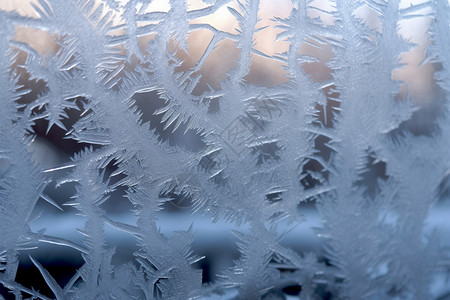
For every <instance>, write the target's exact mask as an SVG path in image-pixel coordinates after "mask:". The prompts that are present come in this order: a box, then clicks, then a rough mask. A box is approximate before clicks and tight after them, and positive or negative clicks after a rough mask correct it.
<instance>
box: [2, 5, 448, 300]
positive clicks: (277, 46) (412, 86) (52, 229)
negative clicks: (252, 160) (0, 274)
mask: <svg viewBox="0 0 450 300" xmlns="http://www.w3.org/2000/svg"><path fill="white" fill-rule="evenodd" d="M98 2H99V3H100V1H98ZM119 2H124V3H125V2H127V1H126V0H123V1H119ZM187 2H188V9H189V10H192V9H199V8H202V7H206V6H207V5H209V3H210V2H212V1H209V0H208V1H206V0H205V1H202V0H188V1H187ZM422 2H426V1H420V0H414V1H413V0H407V1H401V7H408V6H409V5H411V4H417V3H422ZM332 4H333V1H331V0H330V1H328V0H317V1H314V6H316V7H317V8H319V9H316V10H311V11H308V15H309V16H310V17H311V18H320V20H321V21H322V22H323V23H324V24H326V25H328V26H332V25H333V24H334V22H335V20H334V19H333V17H331V16H330V15H329V14H327V13H323V11H332V10H333V5H332ZM33 5H37V6H39V3H38V1H37V0H1V1H0V10H5V11H15V12H17V13H19V14H20V15H23V16H28V17H31V18H38V17H39V16H38V15H37V14H36V12H35V10H34V8H33ZM228 6H230V7H234V8H236V9H238V5H237V3H236V1H234V2H233V1H232V2H231V4H229V5H228ZM293 7H295V5H294V4H293V3H292V2H291V1H290V0H277V1H273V0H262V1H261V5H260V11H259V17H260V18H261V21H260V22H259V23H258V26H259V27H264V26H267V27H266V28H265V29H263V30H261V31H259V32H258V33H257V34H255V36H254V41H255V44H256V46H255V48H256V49H257V50H259V51H260V52H262V53H264V54H265V55H267V56H273V55H277V54H279V53H282V52H284V51H286V50H287V49H288V47H289V43H288V42H286V41H283V40H280V41H277V34H279V33H280V32H281V29H280V28H276V27H275V24H276V22H275V21H274V19H275V18H287V17H289V14H290V12H291V10H292V9H293ZM169 9H170V3H169V1H168V0H167V1H164V0H160V1H157V0H153V1H151V5H150V6H149V7H148V9H147V10H148V11H155V12H156V11H168V10H169ZM424 13H425V14H427V11H424ZM355 15H356V16H357V17H358V18H360V19H361V20H363V21H364V22H365V23H366V25H367V26H368V27H369V28H375V29H377V30H378V31H380V30H381V23H380V19H379V16H378V15H377V14H376V13H374V11H373V10H371V9H369V8H368V7H362V8H361V9H360V10H358V11H355ZM114 22H115V23H116V24H120V23H121V20H120V19H117V20H114ZM195 22H202V23H209V24H211V25H212V26H214V27H216V28H219V29H221V30H223V31H226V32H230V33H236V32H237V31H236V29H237V28H238V23H237V21H236V19H235V17H234V16H233V15H232V14H231V13H230V11H229V10H228V9H227V8H226V6H224V7H222V8H221V9H219V10H217V12H215V13H214V14H212V15H211V16H208V17H207V18H201V19H197V20H195ZM430 22H431V17H429V16H428V17H427V16H424V17H416V18H411V19H408V20H407V21H403V22H401V23H400V24H399V28H398V33H399V34H400V35H401V36H403V37H404V38H405V39H407V40H409V41H410V42H411V43H413V44H414V46H413V47H412V48H411V50H410V51H409V52H406V53H404V54H403V55H402V56H401V61H402V62H403V63H404V66H403V67H402V68H401V69H397V70H395V72H393V74H392V76H393V78H394V79H395V80H399V81H402V82H403V84H402V89H401V91H400V92H399V94H398V95H397V97H398V98H399V99H406V95H407V94H409V96H410V97H411V101H412V102H413V103H414V104H415V105H416V106H418V107H420V109H418V110H417V112H416V113H415V114H414V116H413V118H412V119H411V120H410V121H408V122H407V124H405V125H404V126H405V128H403V130H407V131H410V132H412V133H413V134H415V135H430V134H431V133H432V132H433V131H434V130H436V128H435V120H436V119H437V118H438V117H439V114H440V112H441V111H442V105H443V104H442V102H441V100H440V99H442V97H441V93H442V91H441V89H440V88H439V87H438V86H437V84H436V82H435V80H434V78H433V76H434V72H435V71H436V70H439V68H440V66H439V65H438V64H433V63H430V62H425V63H424V61H425V58H426V49H427V47H428V46H429V40H428V38H429V35H428V32H427V30H428V27H429V24H430ZM0 34H2V33H1V29H0ZM59 38H60V37H58V36H57V35H56V34H53V33H51V32H48V31H45V30H37V29H33V28H28V27H23V26H19V25H17V26H16V31H15V35H14V36H13V37H11V39H12V40H13V41H18V42H23V43H26V44H28V45H29V46H30V47H32V48H33V49H34V50H36V51H37V52H38V53H39V54H40V55H41V57H42V58H45V57H49V56H51V55H54V53H56V52H57V50H58V47H59V46H58V39H59ZM152 39H154V36H152V35H148V36H142V37H139V45H140V47H141V48H142V49H145V48H146V44H147V43H148V42H149V41H150V40H152ZM211 39H212V34H211V32H209V31H207V30H197V31H193V32H190V34H189V36H188V37H187V39H186V41H185V42H186V48H185V49H183V48H182V47H179V45H177V44H176V43H174V45H173V47H174V48H173V49H175V50H176V52H175V53H176V57H177V58H178V59H180V60H181V61H182V63H181V65H180V66H179V67H178V68H177V69H176V71H178V72H182V71H184V70H188V69H189V68H191V67H192V66H194V65H195V63H196V62H197V61H198V60H199V59H200V57H201V55H202V54H203V53H204V51H205V49H206V47H207V45H208V44H209V42H210V41H211ZM177 47H178V49H177ZM299 51H300V53H301V54H304V55H308V56H312V57H315V58H316V61H314V62H306V63H303V64H302V65H301V67H302V69H303V70H304V71H305V72H306V73H307V74H308V75H309V76H310V77H311V78H312V79H313V80H314V81H316V82H327V81H328V80H330V79H332V75H331V69H330V68H329V67H328V66H327V63H328V62H329V61H330V60H331V59H332V58H333V52H332V49H331V47H330V46H329V45H323V44H316V45H315V46H312V45H311V44H310V43H304V45H303V46H302V47H301V48H300V49H299ZM238 57H239V49H238V48H237V46H236V43H235V42H233V41H231V40H224V41H223V42H221V43H220V44H219V45H218V47H217V48H215V49H214V51H213V52H212V54H211V55H209V57H208V59H207V61H206V62H205V63H204V64H203V66H202V68H201V70H200V73H201V74H202V75H203V76H202V78H201V80H200V82H199V84H198V85H197V87H196V89H195V90H194V92H193V93H194V94H197V95H200V94H201V93H202V92H203V91H204V90H206V89H207V88H208V85H210V86H211V87H213V88H214V89H217V90H220V89H221V85H220V83H221V81H222V80H223V79H224V78H226V77H227V72H228V71H229V70H231V69H232V68H234V67H235V66H236V59H237V58H238ZM25 60H26V54H25V53H19V55H18V57H17V60H16V61H15V62H14V65H13V66H12V68H14V67H17V66H20V64H23V63H24V62H25ZM20 80H21V83H22V84H23V85H24V86H25V87H26V88H29V89H31V92H30V93H29V94H27V95H26V96H25V97H23V98H22V99H21V100H20V101H22V102H23V103H29V102H31V101H33V100H35V99H36V97H38V95H40V94H43V93H45V91H46V90H47V89H48V88H47V87H46V84H45V82H44V81H42V80H35V79H30V78H29V75H28V74H26V73H22V74H21V77H20ZM245 80H246V82H247V83H248V84H253V85H256V86H263V87H271V86H275V85H280V84H283V83H286V82H287V81H288V80H289V77H288V76H287V73H286V71H285V70H284V69H283V63H282V62H280V61H279V60H275V59H271V58H267V57H264V56H261V55H253V54H252V56H251V68H250V72H249V73H248V75H247V76H246V78H245ZM133 98H134V100H135V101H136V106H137V108H138V110H139V111H140V112H141V113H142V119H143V121H149V122H150V129H154V130H155V132H156V133H157V134H158V136H159V138H160V139H161V140H164V141H166V142H167V143H169V144H170V145H180V146H182V147H186V148H188V149H190V150H191V151H198V149H199V148H200V143H201V141H200V139H199V137H198V135H196V133H195V132H192V131H188V132H187V133H186V134H183V130H177V131H175V132H174V133H171V132H170V130H164V129H163V126H164V122H161V115H154V112H155V111H156V110H157V109H159V108H161V107H163V106H164V105H165V101H164V100H163V99H161V98H160V97H159V96H158V93H157V92H142V93H136V94H135V95H134V97H133ZM83 101H84V99H82V98H76V99H73V102H74V103H76V105H78V106H79V107H81V105H82V102H83ZM332 105H333V104H330V106H331V107H330V108H331V109H328V111H330V112H331V111H332V108H333V107H332ZM66 113H67V118H65V119H63V120H62V123H63V124H64V125H65V127H66V128H71V126H72V125H73V124H74V123H75V122H76V121H77V120H78V119H79V118H80V111H79V110H76V109H72V110H67V111H66ZM321 118H322V119H323V122H327V120H326V119H331V118H332V114H331V113H329V114H327V115H324V114H322V116H321ZM328 121H330V120H328ZM32 134H33V135H35V138H34V141H33V143H32V145H31V148H30V149H29V150H30V151H31V152H32V153H33V158H34V160H35V162H36V163H37V164H38V165H39V166H41V167H42V169H48V170H51V169H53V168H58V166H62V165H65V164H67V163H69V162H70V157H72V156H73V155H74V154H75V153H77V152H79V151H80V150H82V149H84V148H85V147H86V146H89V145H88V144H84V143H78V142H77V141H75V140H72V139H69V138H67V136H66V131H64V130H63V129H61V128H59V127H57V126H52V127H51V128H50V129H49V130H48V121H46V120H43V119H39V120H37V121H36V124H35V125H34V126H33V133H32ZM7 167H8V166H7V163H6V162H5V161H2V160H0V175H1V174H2V173H3V172H4V171H5V170H6V168H7ZM371 167H372V168H373V172H372V174H374V176H375V177H380V176H381V177H382V176H383V173H384V171H385V170H384V167H383V166H382V165H380V164H377V163H373V164H372V165H371ZM113 171H114V166H112V165H111V166H108V167H107V168H106V170H105V172H106V173H107V174H108V173H109V174H110V173H111V172H113ZM67 172H70V170H66V169H62V170H57V171H53V175H54V176H56V177H58V176H64V175H65V174H67ZM365 180H367V181H368V182H370V181H371V180H372V181H373V178H366V179H365ZM74 193H75V187H74V185H71V184H65V185H63V186H61V187H59V188H56V187H55V183H54V182H51V183H50V184H49V185H48V186H47V188H46V189H45V191H44V194H46V195H48V197H49V198H51V199H53V200H54V201H55V202H57V203H58V204H60V205H63V204H64V203H66V202H69V201H70V197H71V196H72V195H73V194H74ZM124 195H125V191H124V190H121V189H120V188H119V189H118V190H117V191H115V192H114V193H113V194H112V196H111V198H110V200H108V201H107V202H106V203H105V204H104V205H103V206H102V208H103V209H104V210H105V211H106V212H107V214H108V216H110V217H111V218H112V219H114V220H118V221H121V222H123V223H127V224H135V222H136V218H135V216H134V215H133V213H132V209H133V207H132V205H131V204H130V203H129V201H128V200H127V199H126V198H125V197H124ZM443 195H444V196H445V197H443V199H442V201H440V202H439V203H437V205H436V206H434V207H433V209H432V210H431V213H430V215H429V219H428V220H427V225H426V226H427V230H428V232H431V231H432V229H433V228H434V227H436V226H439V227H440V228H442V229H444V230H442V231H441V232H443V233H445V234H448V233H450V221H449V220H450V218H447V217H446V216H448V213H449V211H450V210H449V209H450V206H449V201H448V199H445V198H448V194H446V193H443ZM161 196H162V197H163V196H164V197H171V198H172V199H173V200H171V201H168V202H166V203H165V206H164V208H165V209H164V210H163V211H162V212H161V214H160V218H159V220H158V225H159V227H160V228H161V232H162V233H163V234H164V235H165V236H167V237H170V236H171V235H172V234H173V232H175V231H176V230H180V229H181V230H186V229H188V228H189V226H190V225H191V224H192V225H193V229H194V231H195V232H196V234H195V240H194V244H193V250H194V253H196V254H197V255H199V256H205V257H206V258H205V259H203V260H201V261H200V262H198V263H197V267H198V268H201V269H202V270H203V281H204V282H211V281H214V279H215V274H217V273H220V271H221V270H224V269H225V268H226V267H229V266H232V260H233V259H236V258H238V256H239V253H238V251H237V249H236V245H235V242H236V237H235V236H233V234H232V233H231V230H233V229H238V228H237V227H235V226H234V225H232V224H230V223H227V222H224V221H219V222H217V223H214V224H213V223H212V221H211V219H210V217H208V216H203V215H200V214H197V213H194V214H192V213H191V209H190V208H191V202H190V199H189V197H186V196H184V195H177V194H170V195H161ZM63 207H64V211H60V210H58V209H57V208H56V207H54V206H52V205H50V204H49V203H48V202H46V201H43V200H42V199H41V200H39V201H38V204H37V206H36V207H35V209H34V212H33V218H32V220H30V226H31V229H32V230H33V231H34V232H38V231H39V230H42V229H43V228H46V234H47V235H51V236H56V237H62V238H67V239H69V240H71V241H74V242H79V243H81V242H82V238H83V236H82V235H81V234H80V233H79V232H78V231H77V228H83V224H84V222H85V219H84V218H83V217H81V216H78V215H77V210H75V209H74V208H72V207H70V206H63ZM299 209H300V211H301V213H302V215H303V216H304V218H305V222H304V223H302V224H301V225H299V226H297V227H295V228H293V229H292V230H291V231H289V233H288V234H286V236H285V238H284V239H283V240H282V244H284V245H286V246H288V247H290V248H291V249H294V250H295V251H298V252H300V253H306V252H308V251H312V252H315V253H316V254H317V255H318V256H322V254H321V253H322V251H323V249H322V244H323V240H322V239H320V238H319V237H318V236H317V235H316V233H315V231H314V228H317V227H320V224H321V219H320V216H319V214H318V212H317V210H316V208H315V206H314V200H313V199H312V201H310V202H308V203H305V204H301V205H300V208H299ZM448 219H449V220H448ZM287 228H290V227H288V225H287V224H286V225H285V227H284V228H283V226H280V228H279V229H280V230H282V231H284V230H286V229H287ZM105 229H106V235H107V239H108V243H110V244H111V245H117V248H116V253H117V254H118V255H115V256H114V260H115V261H113V263H115V264H120V263H122V262H127V261H129V260H130V259H131V257H132V256H133V252H134V251H135V250H137V246H136V241H135V239H134V238H132V237H131V236H130V235H129V234H125V233H123V232H121V231H119V230H117V229H114V228H112V227H110V226H109V225H105ZM239 229H240V230H241V231H242V230H244V231H245V227H244V228H243V227H239ZM28 255H31V256H33V257H34V258H36V259H37V260H38V261H39V262H40V263H41V264H42V265H43V266H44V267H45V268H46V269H47V270H48V271H49V272H50V273H51V274H52V275H53V276H54V277H55V278H57V280H58V282H59V284H60V285H61V286H64V284H65V283H67V281H68V280H69V279H70V278H71V277H72V275H73V274H74V273H75V271H76V270H77V268H79V267H80V266H81V264H82V263H83V259H82V257H81V255H80V254H79V253H78V252H77V251H75V250H72V249H70V248H67V247H62V246H58V245H51V244H46V243H42V245H40V246H39V248H38V249H34V250H30V251H28V252H27V253H23V254H21V256H20V268H19V271H18V273H17V282H19V283H21V284H23V285H24V286H27V287H31V286H33V287H34V288H35V289H38V290H40V291H41V293H43V294H45V295H49V296H52V292H51V291H50V290H49V289H48V287H47V285H46V283H45V282H44V280H43V278H42V276H41V275H40V273H39V270H38V269H37V268H36V267H35V266H34V265H33V264H32V263H31V261H30V259H29V257H28ZM435 288H436V290H439V289H444V288H445V283H444V282H436V287H435ZM0 292H1V293H2V294H3V296H4V297H5V299H8V298H11V297H12V296H11V295H9V294H8V293H6V292H5V290H2V289H1V288H0ZM285 292H286V293H287V294H290V295H293V296H295V295H296V294H298V292H299V289H298V288H296V287H293V288H292V289H291V290H289V291H285ZM324 297H325V296H324ZM329 297H331V296H329Z"/></svg>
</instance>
